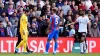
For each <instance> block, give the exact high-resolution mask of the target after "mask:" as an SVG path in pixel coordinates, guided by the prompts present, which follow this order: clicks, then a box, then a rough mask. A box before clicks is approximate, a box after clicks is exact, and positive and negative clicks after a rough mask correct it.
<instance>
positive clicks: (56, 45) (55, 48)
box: [54, 42, 58, 52]
mask: <svg viewBox="0 0 100 56" xmlns="http://www.w3.org/2000/svg"><path fill="white" fill-rule="evenodd" d="M57 47H58V43H57V42H55V45H54V52H56V50H57Z"/></svg>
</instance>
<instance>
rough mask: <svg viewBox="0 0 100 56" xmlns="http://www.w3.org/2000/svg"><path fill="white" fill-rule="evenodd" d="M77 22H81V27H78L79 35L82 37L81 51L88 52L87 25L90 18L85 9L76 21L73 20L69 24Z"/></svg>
mask: <svg viewBox="0 0 100 56" xmlns="http://www.w3.org/2000/svg"><path fill="white" fill-rule="evenodd" d="M75 23H79V28H78V37H79V39H80V49H81V53H82V54H83V53H86V49H87V44H86V34H87V26H88V25H90V21H89V18H88V17H87V16H86V15H85V11H84V10H82V11H81V16H79V17H78V18H77V19H76V21H75V22H72V23H70V24H67V25H66V26H68V25H72V24H75Z"/></svg>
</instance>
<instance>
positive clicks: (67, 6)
mask: <svg viewBox="0 0 100 56" xmlns="http://www.w3.org/2000/svg"><path fill="white" fill-rule="evenodd" d="M67 3H68V2H67V1H65V2H64V5H63V6H62V10H63V11H64V15H67V12H68V10H71V8H70V5H67Z"/></svg>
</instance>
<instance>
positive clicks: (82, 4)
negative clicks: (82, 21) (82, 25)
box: [79, 1, 86, 10]
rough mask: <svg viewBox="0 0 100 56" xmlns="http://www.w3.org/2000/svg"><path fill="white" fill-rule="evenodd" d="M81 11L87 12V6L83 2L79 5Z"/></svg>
mask: <svg viewBox="0 0 100 56" xmlns="http://www.w3.org/2000/svg"><path fill="white" fill-rule="evenodd" d="M79 9H82V10H86V6H85V2H84V1H82V2H81V4H80V5H79Z"/></svg>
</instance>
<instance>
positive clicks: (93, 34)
mask: <svg viewBox="0 0 100 56" xmlns="http://www.w3.org/2000/svg"><path fill="white" fill-rule="evenodd" d="M90 36H91V37H100V31H99V29H98V25H97V23H96V22H95V23H94V24H93V27H92V28H91V29H90Z"/></svg>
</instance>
